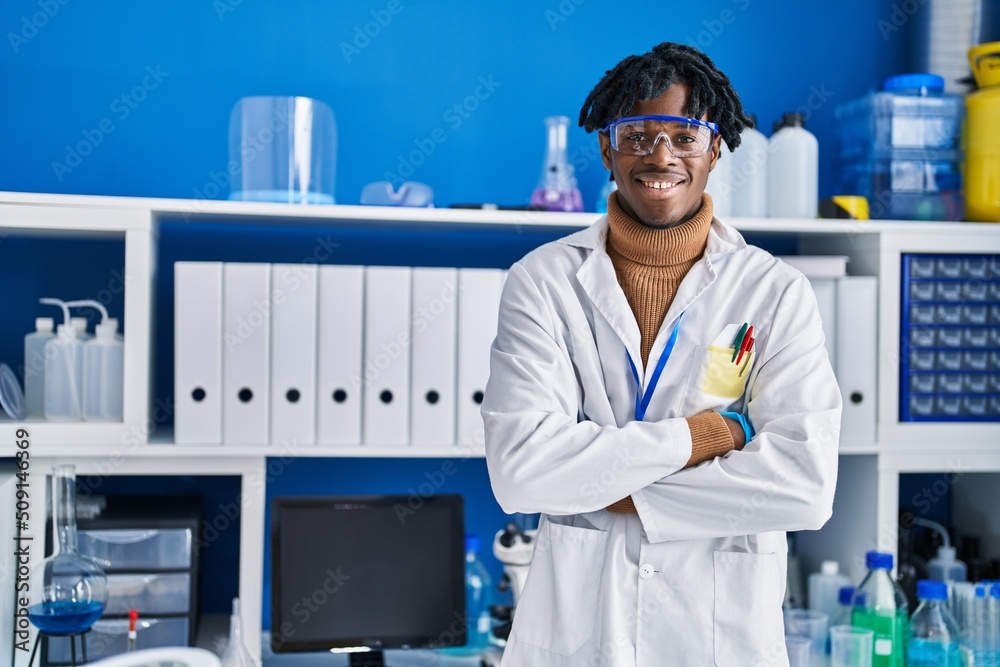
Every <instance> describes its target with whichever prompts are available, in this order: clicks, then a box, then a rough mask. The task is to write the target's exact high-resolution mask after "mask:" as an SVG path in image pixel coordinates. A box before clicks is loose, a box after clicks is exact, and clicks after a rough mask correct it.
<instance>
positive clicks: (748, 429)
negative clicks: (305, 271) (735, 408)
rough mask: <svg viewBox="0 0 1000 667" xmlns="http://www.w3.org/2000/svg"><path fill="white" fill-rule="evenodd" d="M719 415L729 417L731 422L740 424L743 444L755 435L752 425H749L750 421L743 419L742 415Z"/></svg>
mask: <svg viewBox="0 0 1000 667" xmlns="http://www.w3.org/2000/svg"><path fill="white" fill-rule="evenodd" d="M719 414H720V415H722V416H723V417H729V418H730V419H732V420H733V421H737V422H739V423H740V426H741V427H742V428H743V444H746V443H748V442H750V440H752V439H753V436H754V433H755V431H754V430H753V424H751V423H750V420H749V419H747V418H746V417H744V416H743V414H742V413H739V412H720V413H719Z"/></svg>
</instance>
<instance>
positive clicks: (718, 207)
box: [705, 142, 735, 220]
mask: <svg viewBox="0 0 1000 667" xmlns="http://www.w3.org/2000/svg"><path fill="white" fill-rule="evenodd" d="M734 155H735V153H730V152H729V150H728V149H727V148H726V143H725V142H722V150H720V151H719V159H718V160H716V161H715V169H713V170H712V171H711V172H710V173H709V174H708V182H707V183H706V184H705V193H706V194H708V196H710V197H711V198H712V211H713V212H714V213H715V217H717V218H722V219H723V220H725V219H726V218H730V217H732V215H733V156H734Z"/></svg>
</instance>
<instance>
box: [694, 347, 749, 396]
mask: <svg viewBox="0 0 1000 667" xmlns="http://www.w3.org/2000/svg"><path fill="white" fill-rule="evenodd" d="M705 354H706V361H705V372H704V373H703V374H702V381H701V390H702V391H703V392H705V393H706V394H711V395H712V396H721V397H723V398H739V397H740V396H742V395H743V390H744V389H746V386H747V378H748V377H749V376H750V369H751V368H752V367H753V360H754V352H753V351H752V350H751V351H749V352H745V353H744V354H743V358H742V359H741V360H740V363H738V364H737V363H734V362H733V351H732V349H726V348H721V347H715V346H714V345H713V346H712V347H710V348H708V350H707V351H706V352H705Z"/></svg>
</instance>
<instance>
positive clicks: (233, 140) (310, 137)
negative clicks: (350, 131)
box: [221, 96, 337, 204]
mask: <svg viewBox="0 0 1000 667" xmlns="http://www.w3.org/2000/svg"><path fill="white" fill-rule="evenodd" d="M336 166H337V123H336V121H335V120H334V117H333V111H331V109H330V107H329V106H327V105H326V104H325V103H323V102H321V101H319V100H314V99H311V98H309V97H265V96H261V97H244V98H242V99H241V100H240V101H239V102H237V103H236V106H234V107H233V112H232V114H231V115H230V117H229V169H230V170H231V172H232V173H230V174H228V175H223V177H221V178H225V179H228V180H229V181H230V183H231V193H230V195H229V198H230V199H234V200H240V201H262V202H284V203H289V204H333V203H334V199H333V184H334V176H335V171H336Z"/></svg>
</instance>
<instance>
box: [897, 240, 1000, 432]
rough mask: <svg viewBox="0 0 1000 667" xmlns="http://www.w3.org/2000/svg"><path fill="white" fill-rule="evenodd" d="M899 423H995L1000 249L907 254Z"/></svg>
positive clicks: (999, 414)
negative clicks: (982, 252)
mask: <svg viewBox="0 0 1000 667" xmlns="http://www.w3.org/2000/svg"><path fill="white" fill-rule="evenodd" d="M902 272H903V275H902V283H901V310H900V317H901V322H900V371H899V419H900V421H906V422H912V421H942V422H946V421H953V422H954V421H975V422H997V421H1000V255H931V254H906V255H903V261H902Z"/></svg>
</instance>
